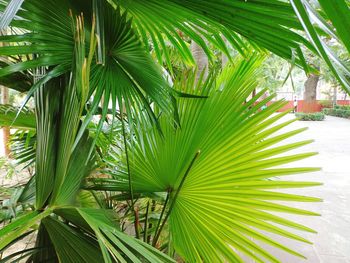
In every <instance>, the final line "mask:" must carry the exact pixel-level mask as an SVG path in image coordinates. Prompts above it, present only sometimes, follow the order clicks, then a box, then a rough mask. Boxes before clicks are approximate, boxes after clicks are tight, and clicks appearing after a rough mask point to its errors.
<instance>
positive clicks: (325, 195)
mask: <svg viewBox="0 0 350 263" xmlns="http://www.w3.org/2000/svg"><path fill="white" fill-rule="evenodd" d="M293 117H294V116H293V115H292V114H290V115H289V116H287V117H285V118H284V120H287V119H291V118H293ZM301 127H308V128H309V129H308V130H306V131H305V132H303V133H301V134H299V135H297V136H295V137H293V138H291V139H288V142H296V141H300V140H305V139H314V140H315V142H314V143H312V144H309V145H307V146H304V147H302V148H300V149H298V150H295V151H294V152H306V151H311V152H318V153H319V154H318V155H316V156H314V157H310V158H308V159H305V160H302V161H299V162H296V163H293V164H290V165H289V166H311V167H321V168H322V170H321V171H320V172H314V173H308V174H301V175H293V176H290V178H291V179H293V180H301V181H316V182H322V183H323V185H322V186H320V187H313V188H308V189H298V190H295V189H294V190H292V191H291V192H294V193H295V192H298V193H300V194H302V195H310V196H315V197H320V198H322V199H323V200H324V201H323V202H321V203H303V204H297V205H296V207H299V208H305V209H308V210H312V211H315V212H318V213H320V214H321V215H322V216H321V217H300V216H287V218H289V219H293V220H295V221H297V222H300V223H302V224H304V225H306V226H308V227H310V228H313V229H315V230H316V231H317V232H318V233H317V234H307V235H306V237H307V238H308V239H309V240H310V241H311V242H313V243H314V244H313V245H312V246H310V245H308V244H303V243H299V242H294V241H287V242H286V240H285V239H283V238H282V239H279V240H281V242H283V243H284V244H285V245H286V246H288V247H290V248H294V249H296V250H297V251H299V252H301V253H302V254H303V255H305V256H306V257H307V260H303V259H298V258H296V257H293V256H289V255H287V254H284V253H283V254H282V253H279V252H276V253H274V254H278V255H279V258H280V259H281V260H282V262H286V263H297V262H310V263H318V262H322V263H350V209H349V208H350V173H349V167H350V166H349V164H350V120H348V119H342V118H337V117H331V116H327V117H326V120H325V121H321V122H302V121H297V122H295V123H293V124H291V125H289V126H288V127H287V128H285V130H291V129H298V128H301ZM304 236H305V235H304ZM282 240H283V241H282Z"/></svg>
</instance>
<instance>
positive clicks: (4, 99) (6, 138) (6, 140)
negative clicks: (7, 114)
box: [1, 87, 11, 157]
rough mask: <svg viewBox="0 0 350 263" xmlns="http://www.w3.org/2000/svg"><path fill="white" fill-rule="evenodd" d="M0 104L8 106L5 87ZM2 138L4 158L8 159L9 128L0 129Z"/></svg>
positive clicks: (7, 93)
mask: <svg viewBox="0 0 350 263" xmlns="http://www.w3.org/2000/svg"><path fill="white" fill-rule="evenodd" d="M1 93H2V104H9V90H8V88H6V87H2V92H1ZM2 134H3V135H2V136H3V137H2V138H3V143H4V152H5V156H6V157H9V156H10V153H11V151H10V146H9V142H10V128H9V127H3V128H2Z"/></svg>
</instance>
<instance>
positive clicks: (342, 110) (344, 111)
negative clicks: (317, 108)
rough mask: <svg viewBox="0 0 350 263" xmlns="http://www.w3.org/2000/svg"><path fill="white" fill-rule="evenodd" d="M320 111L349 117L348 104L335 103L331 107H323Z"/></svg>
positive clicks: (349, 107) (349, 108)
mask: <svg viewBox="0 0 350 263" xmlns="http://www.w3.org/2000/svg"><path fill="white" fill-rule="evenodd" d="M322 112H323V113H324V114H326V115H330V116H335V117H340V118H346V119H349V118H350V106H343V105H336V106H335V107H334V108H333V109H323V110H322Z"/></svg>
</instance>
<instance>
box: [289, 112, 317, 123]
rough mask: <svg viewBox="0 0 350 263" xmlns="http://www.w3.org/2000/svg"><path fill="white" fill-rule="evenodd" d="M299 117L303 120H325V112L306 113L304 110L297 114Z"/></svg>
mask: <svg viewBox="0 0 350 263" xmlns="http://www.w3.org/2000/svg"><path fill="white" fill-rule="evenodd" d="M295 116H296V117H297V118H299V120H301V121H323V120H324V114H323V113H322V112H315V113H304V112H298V113H296V114H295Z"/></svg>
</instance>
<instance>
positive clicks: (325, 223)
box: [0, 114, 350, 263]
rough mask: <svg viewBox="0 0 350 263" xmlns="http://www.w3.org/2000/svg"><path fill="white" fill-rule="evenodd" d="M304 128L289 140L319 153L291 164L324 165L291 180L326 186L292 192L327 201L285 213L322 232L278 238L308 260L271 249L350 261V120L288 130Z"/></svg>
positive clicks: (291, 260)
mask: <svg viewBox="0 0 350 263" xmlns="http://www.w3.org/2000/svg"><path fill="white" fill-rule="evenodd" d="M293 117H294V115H292V114H290V115H288V116H286V117H284V119H283V120H288V119H291V118H293ZM300 127H308V128H309V129H308V130H307V131H305V132H303V133H301V134H299V135H297V136H295V137H293V138H291V139H288V142H295V141H300V140H305V139H314V140H315V142H314V143H312V144H309V145H307V146H304V147H302V148H300V149H298V150H296V151H294V152H306V151H312V152H314V151H316V152H319V154H318V155H316V156H314V157H311V158H308V159H305V160H303V161H299V162H297V163H293V164H291V165H289V166H309V167H322V171H320V172H315V173H309V174H301V175H293V176H291V177H290V179H293V180H302V181H316V182H322V183H323V185H322V186H320V187H313V188H309V189H298V190H296V189H294V190H292V192H293V193H296V192H297V193H300V194H302V195H310V196H315V197H320V198H322V199H323V200H324V201H323V202H321V203H303V204H300V203H299V204H296V205H295V206H296V207H300V208H305V209H308V210H312V211H315V212H318V213H320V214H322V216H321V217H301V216H289V215H284V216H285V217H287V218H288V219H293V220H295V221H297V222H299V223H302V224H304V225H306V226H308V227H310V228H313V229H315V230H316V231H317V232H318V234H306V235H305V233H301V234H303V235H304V237H306V238H308V239H309V240H310V241H311V242H313V245H308V244H304V243H299V242H295V241H289V240H286V239H284V238H278V240H280V241H281V242H282V243H283V244H284V245H286V246H287V247H290V248H293V249H295V250H297V251H299V252H300V253H302V254H303V255H305V256H306V257H307V260H303V259H299V258H296V257H294V256H290V255H288V254H286V253H282V252H279V251H275V250H274V249H271V248H269V251H272V253H273V254H275V255H276V256H278V257H279V258H280V259H281V261H282V262H285V263H298V262H307V263H319V262H321V263H350V209H349V208H350V173H349V167H350V120H346V119H341V118H336V117H330V116H327V118H326V120H325V121H322V122H301V121H297V122H295V123H293V124H291V125H289V126H288V127H287V128H285V130H284V131H286V130H292V129H298V128H300ZM0 148H2V147H1V145H0ZM0 179H1V178H0ZM0 182H1V180H0Z"/></svg>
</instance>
